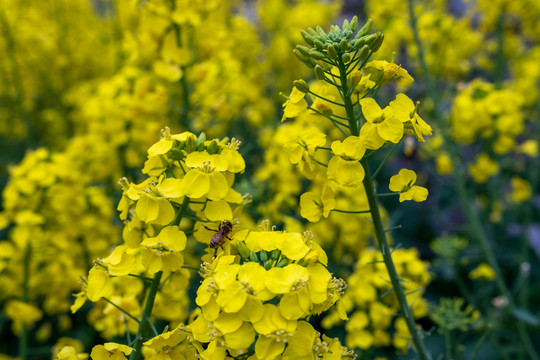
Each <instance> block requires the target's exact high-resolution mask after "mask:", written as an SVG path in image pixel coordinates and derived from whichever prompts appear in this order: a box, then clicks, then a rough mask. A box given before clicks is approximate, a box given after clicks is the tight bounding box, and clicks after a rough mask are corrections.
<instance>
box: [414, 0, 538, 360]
mask: <svg viewBox="0 0 540 360" xmlns="http://www.w3.org/2000/svg"><path fill="white" fill-rule="evenodd" d="M408 3H409V16H410V24H411V28H412V30H413V34H414V39H415V42H416V48H417V51H418V61H419V63H420V66H421V68H422V70H423V73H424V81H425V82H426V86H427V90H428V92H429V94H430V95H431V97H432V99H433V105H434V106H433V108H434V110H433V119H434V120H435V122H436V124H437V125H438V127H437V129H438V130H439V132H440V134H441V137H442V138H443V143H444V147H445V149H446V151H447V152H448V154H449V156H450V159H451V161H452V164H454V166H456V169H455V170H454V182H455V184H456V188H457V192H458V196H459V202H460V205H461V208H462V210H463V212H464V213H465V215H466V218H467V220H468V222H469V226H470V232H471V235H472V237H473V238H474V239H475V240H476V241H477V243H478V244H479V245H480V248H481V249H482V252H483V254H484V257H485V258H486V261H487V263H488V265H489V266H490V267H491V268H492V269H493V271H494V272H495V275H496V284H497V287H498V289H499V291H500V292H501V294H502V295H503V296H504V297H506V298H507V299H508V310H509V311H510V312H511V313H514V311H515V309H516V305H515V301H514V298H513V296H512V294H511V293H510V290H509V289H508V287H507V285H506V283H505V282H504V278H503V275H502V271H501V268H500V267H499V264H498V263H497V259H496V257H495V253H494V250H493V248H492V247H491V244H490V242H489V239H488V236H487V234H486V232H485V230H484V228H483V226H482V223H481V221H480V217H479V214H478V212H477V211H476V209H474V208H473V206H472V202H471V200H470V198H469V194H468V192H467V185H466V182H465V175H464V174H463V172H462V170H461V169H459V168H457V164H460V163H461V161H460V157H459V154H458V150H457V147H456V146H455V144H454V142H453V141H452V139H451V137H450V133H449V131H448V127H447V124H446V123H444V121H443V119H442V115H441V114H440V112H439V105H440V104H439V96H438V92H437V89H436V87H435V84H434V83H433V81H432V79H431V76H430V73H429V69H428V67H427V63H426V60H425V57H424V50H423V47H422V42H421V41H420V35H419V33H418V27H417V24H416V17H415V14H414V6H413V0H408ZM516 326H517V327H518V335H519V337H520V339H521V342H522V344H523V345H524V348H525V350H526V351H527V353H528V355H529V357H530V358H531V359H535V360H537V359H538V355H537V354H536V351H535V349H534V346H533V344H532V342H531V340H530V338H529V336H528V334H527V330H526V328H525V324H524V323H523V322H522V321H520V320H519V319H517V323H516Z"/></svg>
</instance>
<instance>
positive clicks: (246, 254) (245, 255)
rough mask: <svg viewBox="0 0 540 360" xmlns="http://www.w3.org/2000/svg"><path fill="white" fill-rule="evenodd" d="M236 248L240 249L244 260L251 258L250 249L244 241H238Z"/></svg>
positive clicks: (239, 251)
mask: <svg viewBox="0 0 540 360" xmlns="http://www.w3.org/2000/svg"><path fill="white" fill-rule="evenodd" d="M236 248H237V249H238V253H239V254H240V257H241V258H242V260H247V259H249V249H248V247H247V246H246V244H245V243H244V242H243V241H238V242H237V243H236Z"/></svg>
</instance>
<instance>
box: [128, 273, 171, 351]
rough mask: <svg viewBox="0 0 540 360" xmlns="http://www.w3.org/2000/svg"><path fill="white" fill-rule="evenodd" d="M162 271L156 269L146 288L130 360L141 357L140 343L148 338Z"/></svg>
mask: <svg viewBox="0 0 540 360" xmlns="http://www.w3.org/2000/svg"><path fill="white" fill-rule="evenodd" d="M162 275H163V272H161V271H158V272H157V273H156V274H155V275H154V279H153V281H152V285H150V289H148V295H147V296H146V303H145V304H144V310H143V313H142V316H141V321H140V323H139V329H138V330H137V338H136V342H135V346H134V348H135V351H134V352H133V354H132V355H131V357H130V360H139V359H142V353H141V350H142V345H143V342H145V341H146V340H148V338H149V336H150V331H151V330H152V327H151V324H150V315H152V309H153V308H154V301H155V300H156V295H157V292H158V289H159V283H160V282H161V276H162Z"/></svg>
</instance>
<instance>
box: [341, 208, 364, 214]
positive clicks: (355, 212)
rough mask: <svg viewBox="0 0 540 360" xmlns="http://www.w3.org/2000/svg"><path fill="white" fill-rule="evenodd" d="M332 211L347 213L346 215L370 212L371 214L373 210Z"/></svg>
mask: <svg viewBox="0 0 540 360" xmlns="http://www.w3.org/2000/svg"><path fill="white" fill-rule="evenodd" d="M332 211H335V212H340V213H346V214H367V213H368V212H371V210H360V211H349V210H339V209H332Z"/></svg>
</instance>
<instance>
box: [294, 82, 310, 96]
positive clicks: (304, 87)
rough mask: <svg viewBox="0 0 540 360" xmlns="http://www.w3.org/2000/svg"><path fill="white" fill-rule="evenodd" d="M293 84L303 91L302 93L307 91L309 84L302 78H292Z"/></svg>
mask: <svg viewBox="0 0 540 360" xmlns="http://www.w3.org/2000/svg"><path fill="white" fill-rule="evenodd" d="M293 85H294V87H295V88H297V89H298V90H299V91H301V92H303V93H304V94H305V93H307V92H308V91H309V86H308V84H306V82H305V81H304V80H302V79H300V80H294V81H293Z"/></svg>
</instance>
